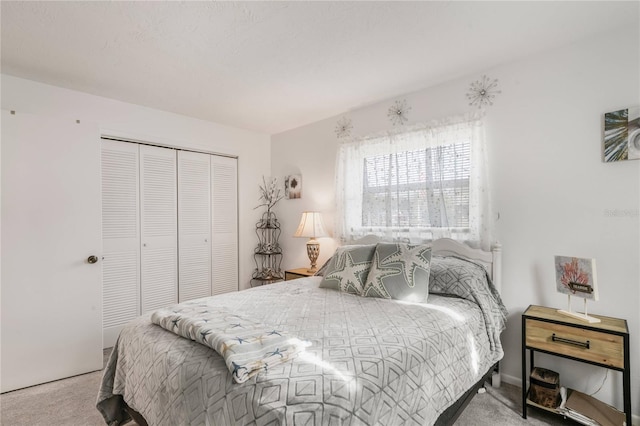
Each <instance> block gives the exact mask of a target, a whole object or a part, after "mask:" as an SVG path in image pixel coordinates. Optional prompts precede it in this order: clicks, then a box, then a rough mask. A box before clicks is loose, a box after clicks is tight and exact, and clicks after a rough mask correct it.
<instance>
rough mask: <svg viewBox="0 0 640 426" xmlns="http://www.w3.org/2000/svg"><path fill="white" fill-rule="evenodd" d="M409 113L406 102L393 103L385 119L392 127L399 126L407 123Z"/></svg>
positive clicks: (404, 100) (409, 109) (409, 108)
mask: <svg viewBox="0 0 640 426" xmlns="http://www.w3.org/2000/svg"><path fill="white" fill-rule="evenodd" d="M409 111H411V107H410V106H408V105H407V100H406V99H403V100H401V101H395V102H394V103H393V105H391V106H390V107H389V111H387V117H389V120H391V124H393V125H394V126H401V125H403V124H404V123H405V122H407V121H409V118H408V117H407V114H408V113H409Z"/></svg>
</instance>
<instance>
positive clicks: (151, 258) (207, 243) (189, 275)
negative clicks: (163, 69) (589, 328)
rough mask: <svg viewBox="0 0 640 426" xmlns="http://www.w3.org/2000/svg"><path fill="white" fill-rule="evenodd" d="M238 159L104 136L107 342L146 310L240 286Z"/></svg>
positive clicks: (103, 173) (112, 341)
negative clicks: (116, 139)
mask: <svg viewBox="0 0 640 426" xmlns="http://www.w3.org/2000/svg"><path fill="white" fill-rule="evenodd" d="M237 198H238V195H237V159H235V158H227V157H220V156H216V155H211V154H205V153H196V152H188V151H176V150H175V149H170V148H160V147H152V146H147V145H139V144H136V143H130V142H120V141H112V140H103V141H102V216H103V219H102V220H103V253H104V262H103V277H104V279H103V299H104V309H103V329H104V338H103V344H104V347H110V346H113V344H114V343H115V341H116V339H117V337H118V334H119V333H120V330H121V329H122V327H123V326H124V325H125V324H126V323H127V322H129V321H130V320H132V319H133V318H135V317H137V316H138V315H140V314H141V313H146V312H149V311H153V310H155V309H158V308H161V307H164V306H167V305H170V304H173V303H176V302H178V301H180V302H183V301H186V300H190V299H195V298H199V297H206V296H210V295H212V294H220V293H226V292H229V291H237V290H238V220H237V215H238V211H237Z"/></svg>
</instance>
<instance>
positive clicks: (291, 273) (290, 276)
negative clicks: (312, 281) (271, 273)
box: [284, 268, 315, 281]
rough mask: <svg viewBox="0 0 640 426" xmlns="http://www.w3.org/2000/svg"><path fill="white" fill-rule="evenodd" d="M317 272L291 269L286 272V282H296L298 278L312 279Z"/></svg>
mask: <svg viewBox="0 0 640 426" xmlns="http://www.w3.org/2000/svg"><path fill="white" fill-rule="evenodd" d="M313 274H315V272H309V268H298V269H289V270H288V271H284V280H285V281H289V280H295V279H298V278H304V277H311V276H313Z"/></svg>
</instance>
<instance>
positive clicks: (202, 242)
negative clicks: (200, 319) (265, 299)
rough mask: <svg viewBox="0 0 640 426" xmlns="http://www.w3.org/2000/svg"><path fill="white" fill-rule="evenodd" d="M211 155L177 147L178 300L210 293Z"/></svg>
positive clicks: (209, 294)
mask: <svg viewBox="0 0 640 426" xmlns="http://www.w3.org/2000/svg"><path fill="white" fill-rule="evenodd" d="M210 200H211V155H209V154H202V153H198V152H188V151H178V252H179V262H178V264H179V273H178V276H179V286H178V293H179V299H180V301H181V302H183V301H185V300H190V299H196V298H199V297H206V296H211V201H210Z"/></svg>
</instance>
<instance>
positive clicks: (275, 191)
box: [254, 176, 284, 211]
mask: <svg viewBox="0 0 640 426" xmlns="http://www.w3.org/2000/svg"><path fill="white" fill-rule="evenodd" d="M258 188H260V198H259V200H260V201H262V203H261V204H258V205H257V206H256V207H254V210H255V209H257V208H260V207H262V206H266V207H267V211H271V209H272V208H273V206H275V205H276V203H277V202H278V201H280V200H282V198H284V195H280V188H279V187H278V179H276V178H272V179H271V181H270V182H269V184H267V181H266V180H265V179H264V176H262V185H258Z"/></svg>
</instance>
